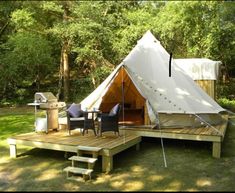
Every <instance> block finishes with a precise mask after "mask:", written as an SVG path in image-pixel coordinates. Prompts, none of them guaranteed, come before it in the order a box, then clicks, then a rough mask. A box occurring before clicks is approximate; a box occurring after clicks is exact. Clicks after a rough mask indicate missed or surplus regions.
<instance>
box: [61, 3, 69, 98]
mask: <svg viewBox="0 0 235 193" xmlns="http://www.w3.org/2000/svg"><path fill="white" fill-rule="evenodd" d="M63 9H64V14H63V21H64V22H65V23H67V21H68V16H69V2H67V1H63ZM62 41H63V42H62V49H63V50H62V58H63V59H62V60H63V78H64V81H63V83H64V100H65V102H68V101H69V90H70V88H69V87H70V85H69V79H70V76H69V73H70V72H69V71H70V70H69V41H68V39H66V38H64V39H63V40H62Z"/></svg>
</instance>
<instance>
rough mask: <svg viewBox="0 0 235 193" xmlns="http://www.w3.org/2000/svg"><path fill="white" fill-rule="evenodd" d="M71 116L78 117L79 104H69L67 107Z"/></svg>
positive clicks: (80, 111)
mask: <svg viewBox="0 0 235 193" xmlns="http://www.w3.org/2000/svg"><path fill="white" fill-rule="evenodd" d="M67 111H68V112H69V114H70V116H71V117H75V118H76V117H80V116H81V115H82V110H81V104H75V103H73V104H71V106H70V107H69V108H68V109H67Z"/></svg>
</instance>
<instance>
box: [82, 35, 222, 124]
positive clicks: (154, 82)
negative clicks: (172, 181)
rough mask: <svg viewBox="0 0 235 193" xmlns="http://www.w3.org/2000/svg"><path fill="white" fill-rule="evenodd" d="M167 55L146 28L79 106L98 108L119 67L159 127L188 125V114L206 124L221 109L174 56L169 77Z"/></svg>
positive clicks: (212, 120) (192, 118) (189, 122)
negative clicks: (122, 58)
mask: <svg viewBox="0 0 235 193" xmlns="http://www.w3.org/2000/svg"><path fill="white" fill-rule="evenodd" d="M169 58H170V55H169V54H168V53H167V51H166V50H165V49H164V48H163V47H162V45H161V44H160V42H159V41H158V40H157V39H156V38H155V37H154V36H153V35H152V33H151V32H150V31H148V32H146V34H145V35H144V36H143V37H142V38H141V39H140V40H139V41H138V43H137V45H136V46H135V47H134V48H133V50H132V51H131V52H130V53H129V54H128V55H127V57H126V58H125V59H124V60H123V61H122V63H121V64H120V65H118V66H117V67H116V69H115V70H114V71H113V72H112V73H111V74H110V75H109V76H108V77H107V79H106V80H105V81H104V82H103V83H102V84H101V85H100V86H98V87H97V89H95V90H94V91H93V92H92V93H91V94H90V95H89V96H88V97H87V98H85V99H84V100H83V101H82V102H81V105H82V108H83V109H84V108H86V107H88V108H94V107H95V108H99V106H100V104H101V102H102V97H103V96H104V95H105V93H106V92H107V90H108V89H109V87H110V86H111V85H112V80H113V79H114V77H115V76H116V75H117V74H118V71H119V70H120V68H122V67H123V68H125V70H126V72H127V74H128V75H129V77H130V79H131V80H132V82H133V84H134V85H135V87H136V88H137V90H138V91H139V93H140V94H141V95H142V96H143V97H144V98H145V99H146V104H147V107H148V108H147V109H148V115H149V117H150V120H151V122H152V123H153V124H154V123H156V122H157V117H159V119H160V124H161V126H162V127H182V126H192V125H195V120H196V119H195V117H193V116H192V115H200V116H201V117H202V118H203V119H204V120H205V121H206V122H210V124H213V123H215V122H218V121H219V118H218V117H220V116H218V113H219V112H221V111H224V109H223V108H222V107H220V106H219V105H218V104H217V103H216V102H215V101H214V100H213V99H211V98H210V97H209V96H208V95H207V94H206V93H205V92H204V91H203V90H202V89H201V88H200V87H199V86H197V85H196V83H194V81H193V80H192V79H191V78H190V77H189V76H187V75H185V73H184V71H183V70H182V69H181V68H179V67H177V66H176V65H175V62H174V60H172V70H171V77H169ZM217 116H218V117H217ZM215 117H216V118H215ZM214 121H215V122H214Z"/></svg>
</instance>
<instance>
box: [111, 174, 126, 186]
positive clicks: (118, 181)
mask: <svg viewBox="0 0 235 193" xmlns="http://www.w3.org/2000/svg"><path fill="white" fill-rule="evenodd" d="M129 177H130V175H129V174H121V175H118V176H115V177H113V178H112V179H111V180H110V181H111V184H110V185H111V187H113V188H121V187H123V185H124V183H125V182H126V181H127V180H128V178H129Z"/></svg>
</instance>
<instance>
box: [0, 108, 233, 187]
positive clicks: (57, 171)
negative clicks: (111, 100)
mask: <svg viewBox="0 0 235 193" xmlns="http://www.w3.org/2000/svg"><path fill="white" fill-rule="evenodd" d="M33 122H34V111H33V109H31V108H12V109H0V138H1V141H0V191H234V190H235V183H234V179H235V120H233V122H234V125H232V123H230V124H229V127H228V129H227V132H226V136H225V139H224V142H223V145H222V155H221V158H220V159H215V158H213V157H212V150H211V148H212V144H211V143H207V142H194V141H183V140H164V148H165V154H166V161H167V167H164V160H163V154H162V148H161V143H160V139H156V138H143V141H142V142H141V146H140V150H139V151H135V148H129V149H127V150H125V151H123V152H121V153H119V154H117V155H115V156H114V170H113V171H112V172H111V173H110V174H104V173H102V172H101V157H99V160H98V163H97V164H96V166H95V173H94V176H93V178H92V180H91V181H87V182H76V181H70V180H67V179H66V174H65V173H64V172H63V168H65V167H66V166H68V165H70V164H71V163H70V161H68V160H66V159H65V158H64V153H63V152H60V151H52V150H43V149H39V148H31V147H25V146H20V145H19V147H18V157H17V158H14V159H13V158H10V157H9V147H8V144H7V141H6V140H7V138H8V137H10V136H13V135H16V134H20V133H25V132H31V131H32V128H33Z"/></svg>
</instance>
